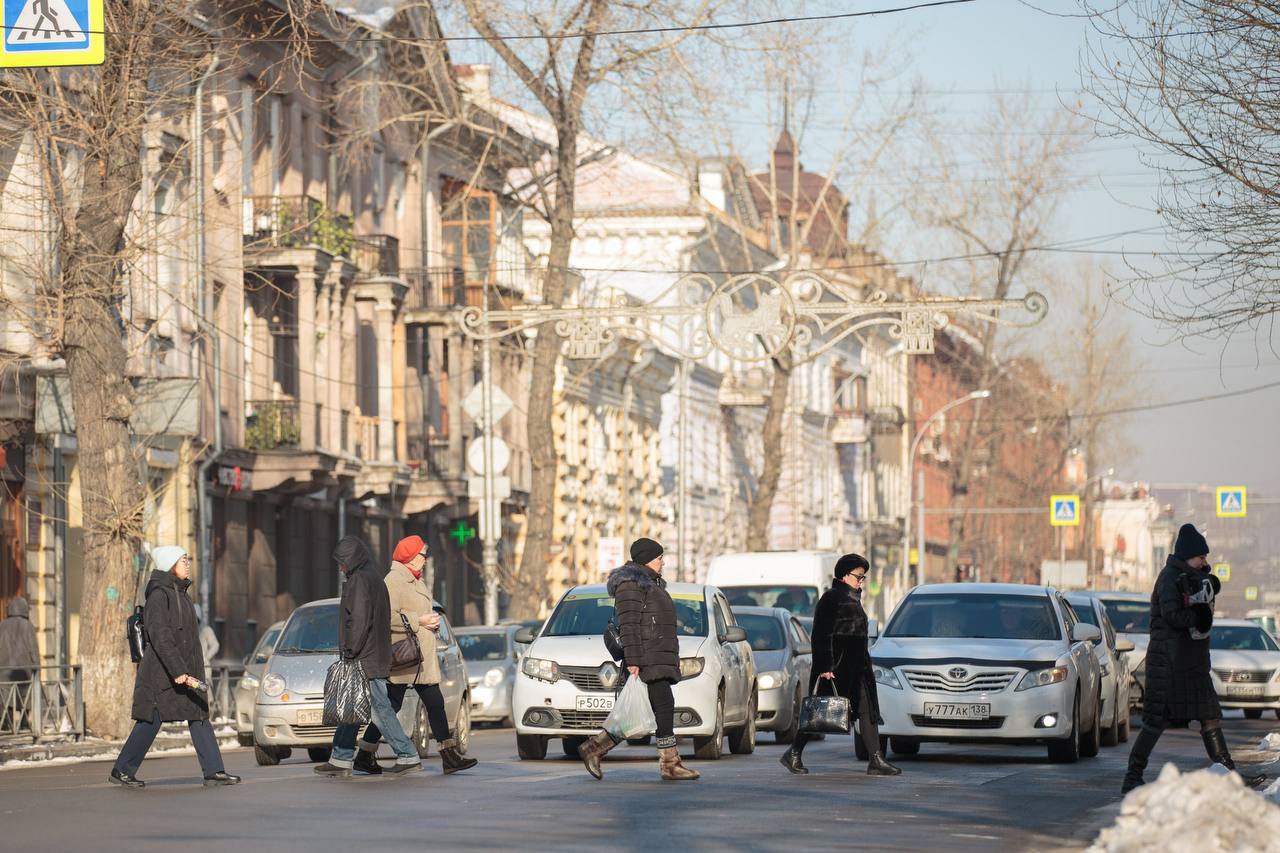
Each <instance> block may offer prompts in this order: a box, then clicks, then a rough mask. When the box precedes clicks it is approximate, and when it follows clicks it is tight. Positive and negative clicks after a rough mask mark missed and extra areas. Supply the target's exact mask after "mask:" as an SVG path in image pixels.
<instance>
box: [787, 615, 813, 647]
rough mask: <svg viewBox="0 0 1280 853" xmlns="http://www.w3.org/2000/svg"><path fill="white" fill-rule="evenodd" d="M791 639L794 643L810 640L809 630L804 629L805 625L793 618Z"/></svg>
mask: <svg viewBox="0 0 1280 853" xmlns="http://www.w3.org/2000/svg"><path fill="white" fill-rule="evenodd" d="M791 641H792V642H793V643H807V642H809V632H808V631H806V630H805V629H804V626H803V625H801V624H800V623H799V622H797V621H796V620H794V619H792V620H791Z"/></svg>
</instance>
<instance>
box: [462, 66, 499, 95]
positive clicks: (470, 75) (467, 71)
mask: <svg viewBox="0 0 1280 853" xmlns="http://www.w3.org/2000/svg"><path fill="white" fill-rule="evenodd" d="M490 70H492V66H489V65H456V66H454V71H455V72H456V73H457V75H458V85H459V86H460V87H461V88H462V94H464V95H466V96H467V97H469V98H474V99H487V98H489V97H491V96H492V91H491V89H490V87H489V72H490Z"/></svg>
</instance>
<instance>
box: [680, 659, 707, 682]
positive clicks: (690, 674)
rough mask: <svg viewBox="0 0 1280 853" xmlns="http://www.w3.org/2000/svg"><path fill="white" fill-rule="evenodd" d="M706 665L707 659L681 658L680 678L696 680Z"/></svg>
mask: <svg viewBox="0 0 1280 853" xmlns="http://www.w3.org/2000/svg"><path fill="white" fill-rule="evenodd" d="M706 665H707V661H706V659H705V658H680V678H681V679H685V678H696V677H697V676H699V675H702V669H703V667H705V666H706Z"/></svg>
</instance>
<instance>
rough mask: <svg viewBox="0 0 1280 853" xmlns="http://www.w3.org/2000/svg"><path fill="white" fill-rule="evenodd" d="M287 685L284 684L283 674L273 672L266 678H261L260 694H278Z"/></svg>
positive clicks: (273, 695)
mask: <svg viewBox="0 0 1280 853" xmlns="http://www.w3.org/2000/svg"><path fill="white" fill-rule="evenodd" d="M287 686H288V685H286V684H285V680H284V676H283V675H276V674H275V673H274V672H273V673H271V674H270V675H268V676H267V677H266V678H264V679H262V695H264V696H272V697H275V696H279V695H280V694H281V693H283V692H284V689H285V687H287Z"/></svg>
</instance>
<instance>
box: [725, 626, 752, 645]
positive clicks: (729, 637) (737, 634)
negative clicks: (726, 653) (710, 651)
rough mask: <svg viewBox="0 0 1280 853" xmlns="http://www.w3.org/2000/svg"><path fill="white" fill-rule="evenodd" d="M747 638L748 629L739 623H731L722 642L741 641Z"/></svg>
mask: <svg viewBox="0 0 1280 853" xmlns="http://www.w3.org/2000/svg"><path fill="white" fill-rule="evenodd" d="M746 639H747V629H745V628H743V627H741V626H739V625H730V626H729V627H728V628H725V629H724V639H723V640H721V641H720V642H722V643H741V642H743V641H744V640H746Z"/></svg>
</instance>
